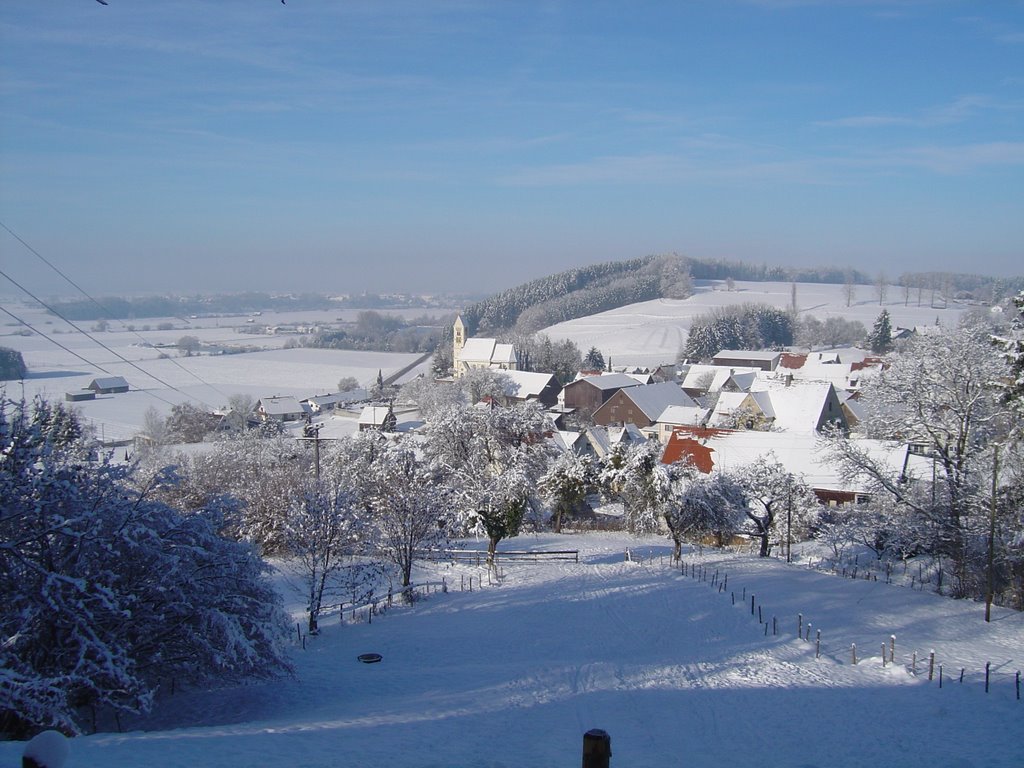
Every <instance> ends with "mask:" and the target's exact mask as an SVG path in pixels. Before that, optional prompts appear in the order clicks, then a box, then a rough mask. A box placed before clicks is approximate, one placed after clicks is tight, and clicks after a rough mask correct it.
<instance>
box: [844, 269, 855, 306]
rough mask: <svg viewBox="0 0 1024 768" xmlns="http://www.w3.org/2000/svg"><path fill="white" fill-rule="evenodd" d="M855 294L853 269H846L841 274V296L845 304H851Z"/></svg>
mask: <svg viewBox="0 0 1024 768" xmlns="http://www.w3.org/2000/svg"><path fill="white" fill-rule="evenodd" d="M856 295H857V284H856V283H855V282H854V280H853V270H852V269H848V270H846V272H845V274H844V275H843V298H845V299H846V306H848V307H849V306H850V305H851V304H853V300H854V298H855V297H856Z"/></svg>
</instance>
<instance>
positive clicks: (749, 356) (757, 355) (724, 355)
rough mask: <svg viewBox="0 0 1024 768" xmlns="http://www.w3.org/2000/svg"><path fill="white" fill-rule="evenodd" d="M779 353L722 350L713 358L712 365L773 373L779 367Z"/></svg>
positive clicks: (780, 354)
mask: <svg viewBox="0 0 1024 768" xmlns="http://www.w3.org/2000/svg"><path fill="white" fill-rule="evenodd" d="M781 357H782V353H781V352H772V351H770V350H769V351H758V350H752V349H723V350H722V351H721V352H719V353H718V354H717V355H715V356H714V357H713V358H711V362H712V364H713V365H720V366H725V367H730V366H732V367H736V368H758V369H760V370H762V371H774V370H775V369H776V368H778V366H779V360H780V359H781Z"/></svg>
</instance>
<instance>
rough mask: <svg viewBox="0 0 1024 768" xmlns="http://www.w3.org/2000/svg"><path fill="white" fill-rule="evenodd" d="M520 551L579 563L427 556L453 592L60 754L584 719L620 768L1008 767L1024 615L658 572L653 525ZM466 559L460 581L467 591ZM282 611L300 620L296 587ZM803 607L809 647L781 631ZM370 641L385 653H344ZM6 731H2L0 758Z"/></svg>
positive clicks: (661, 558) (290, 744)
mask: <svg viewBox="0 0 1024 768" xmlns="http://www.w3.org/2000/svg"><path fill="white" fill-rule="evenodd" d="M471 545H476V546H481V545H479V544H477V543H476V542H471ZM527 547H528V548H546V549H579V550H580V562H579V564H575V563H572V562H538V563H514V564H513V563H511V562H510V563H507V564H505V565H504V566H503V578H502V579H501V582H500V583H494V584H492V585H488V583H487V578H486V575H485V574H486V572H485V570H484V569H482V568H478V567H475V566H470V565H465V566H461V565H460V566H450V565H449V566H445V565H436V566H431V567H430V568H428V569H424V570H421V571H420V573H419V574H418V579H419V580H421V581H426V580H429V581H434V582H439V581H441V579H442V578H443V579H444V580H445V581H446V582H447V584H448V585H449V588H450V591H449V592H448V593H447V594H441V593H435V594H432V595H431V596H430V597H429V598H428V599H426V600H424V601H421V602H418V603H416V604H415V606H414V607H411V608H410V607H397V606H396V607H394V608H392V609H391V610H390V611H388V612H386V613H385V614H384V615H380V616H377V617H374V619H373V622H372V624H367V623H366V622H365V620H363V621H359V622H358V623H355V624H353V623H352V622H351V617H350V616H349V615H348V614H346V618H345V623H344V624H343V625H342V624H340V623H339V621H338V616H337V613H334V614H333V615H330V616H328V617H326V618H325V619H324V620H322V622H321V627H322V633H321V635H320V636H318V637H312V638H306V648H305V650H303V649H302V648H301V647H300V646H299V645H298V642H297V641H296V642H295V647H294V648H293V652H292V657H293V659H294V662H295V666H296V674H295V676H294V678H291V679H285V680H280V681H276V682H271V683H261V684H256V685H250V686H246V687H241V688H232V689H228V690H222V691H216V692H199V691H185V692H181V691H178V692H176V693H175V694H174V695H173V696H171V697H169V698H168V699H166V700H164V701H163V702H162V703H161V704H160V706H159V707H158V708H157V710H156V711H155V712H154V713H153V715H152V716H151V717H149V718H148V719H147V720H145V721H141V720H140V721H136V722H128V721H127V720H123V721H122V722H123V725H124V726H125V730H126V732H125V733H121V734H118V733H100V734H96V735H90V736H85V737H81V738H78V739H75V740H74V741H73V742H72V744H71V755H70V757H69V759H68V762H67V764H66V765H67V768H79V767H81V766H104V767H105V768H128V767H129V766H131V767H133V768H134V767H135V766H143V765H144V766H152V767H153V768H171V767H172V766H181V767H182V768H185V767H186V766H187V767H188V768H192V767H193V766H197V765H202V766H223V767H224V768H242V767H243V766H246V767H250V766H268V767H269V766H274V767H275V768H277V767H278V766H283V765H286V766H295V767H296V768H316V767H318V766H325V767H326V766H343V765H355V766H385V765H386V766H391V767H393V768H403V767H404V766H409V767H410V768H411V767H412V766H474V767H483V766H487V767H492V768H497V767H498V766H517V767H521V766H554V765H574V764H575V765H578V764H579V762H580V753H581V745H582V736H583V733H584V732H586V731H587V730H589V729H591V728H602V729H604V730H606V731H607V732H608V733H609V734H611V738H612V752H613V757H612V765H613V766H615V765H619V766H631V767H632V768H636V767H639V766H652V768H653V767H657V768H662V767H663V766H669V765H685V766H689V767H691V768H704V767H705V766H707V767H710V766H716V767H717V766H723V765H731V766H751V768H754V767H755V766H756V768H762V766H797V767H810V766H817V767H820V768H826V767H827V768H835V767H843V766H871V767H872V768H877V767H878V766H908V767H909V766H928V768H968V767H970V766H976V767H978V768H981V766H987V767H989V768H997V767H1005V768H1010V767H1011V766H1020V765H1022V764H1024V726H1022V722H1024V701H1018V700H1017V699H1016V698H1015V695H1016V694H1015V688H1014V673H1015V672H1016V671H1017V670H1018V669H1020V668H1021V667H1022V666H1024V614H1020V613H1015V612H1012V611H1008V610H1003V609H997V610H996V611H995V612H994V620H993V621H992V623H990V624H986V623H985V622H984V621H983V606H981V605H979V604H977V603H971V602H963V601H954V600H950V599H947V598H943V597H939V596H936V595H934V594H930V593H922V592H919V591H914V590H911V589H909V588H906V587H898V586H891V585H886V584H884V583H882V582H874V581H872V582H867V581H853V580H850V579H843V578H841V577H838V576H830V575H826V574H822V573H818V572H815V571H812V570H808V569H807V568H805V567H803V566H801V565H799V564H793V565H786V564H785V563H784V562H782V561H779V560H775V559H770V560H760V559H758V558H755V557H750V556H749V555H746V554H736V553H733V554H726V553H721V552H717V551H713V550H705V551H704V552H703V554H700V553H697V552H694V551H689V552H686V553H685V554H684V561H685V562H686V563H688V564H689V566H691V567H697V568H703V569H704V571H703V573H704V574H705V580H700V578H694V577H692V576H691V575H690V570H689V569H688V570H687V574H686V575H682V574H681V573H680V572H679V570H678V569H675V568H672V567H671V566H670V564H669V561H668V554H669V552H670V549H669V546H668V542H667V541H666V540H664V539H658V538H648V539H643V540H637V539H633V538H630V537H628V536H626V535H624V534H601V533H588V534H576V535H563V536H555V535H542V536H523V537H520V538H518V539H516V540H513V541H509V542H505V543H504V544H503V545H502V548H504V549H513V548H527ZM627 548H628V549H630V550H631V552H632V557H633V561H631V562H627V561H626V559H625V556H624V553H625V550H626V549H627ZM641 559H642V560H643V562H638V560H641ZM716 573H717V580H716V575H715V574H716ZM698 575H699V571H698ZM726 575H727V576H728V582H727V585H724V579H725V577H726ZM470 576H473V577H474V580H475V581H474V590H473V591H472V592H469V591H460V586H461V584H462V583H463V580H464V579H468V578H469V577H470ZM481 577H483V586H482V587H481V586H480V584H479V579H480V578H481ZM723 585H724V586H723ZM734 595H735V604H734V603H733V596H734ZM751 599H753V600H754V601H755V612H754V613H753V614H752V612H751V607H750V601H751ZM291 608H292V610H293V613H294V615H295V618H296V620H297V621H301V620H302V614H301V607H300V600H299V599H298V598H297V597H293V598H292V599H291ZM757 608H760V609H761V613H762V617H763V619H764V621H765V624H761V623H759V620H758V615H757ZM798 614H803V628H804V631H805V632H806V631H807V629H808V627H809V626H810V627H811V636H810V640H809V641H808V640H806V639H804V640H801V639H797V637H796V632H797V626H798ZM775 619H777V621H778V632H779V633H778V635H774V634H773V622H774V620H775ZM766 626H767V627H768V631H767V635H766V634H765V627H766ZM818 630H821V656H820V658H816V647H815V640H816V633H817V631H818ZM892 635H895V636H896V653H895V663H893V664H887V665H886V666H884V667H883V664H882V660H881V655H882V644H883V643H885V644H886V645H887V646H888V644H889V642H890V636H892ZM853 643H856V645H857V653H858V662H859V663H858V664H857V665H856V666H854V665H853V664H852V663H851V644H853ZM932 650H934V651H935V658H936V667H935V673H934V678H935V679H933V680H932V681H930V682H929V680H928V654H929V653H930V651H932ZM915 651H916V653H917V675H916V676H915V675H914V674H912V672H911V666H912V659H913V654H914V652H915ZM365 652H376V653H380V654H382V655H383V661H382V662H381V663H379V664H361V663H359V662H358V661H357V660H356V656H357V655H359V654H361V653H365ZM986 662H988V663H990V664H991V674H992V677H991V688H990V692H989V693H988V694H986V693H985V691H984V669H985V664H986ZM939 665H941V666H942V674H943V683H942V687H941V688H940V687H939V682H938V675H939V671H938V670H939ZM961 667H963V668H964V669H965V672H964V681H963V683H962V684H961V683H960V682H959V676H960V668H961ZM143 728H145V730H143ZM21 748H22V745H21V744H17V743H3V744H0V763H2V764H4V765H15V764H16V763H17V760H18V758H19V755H20V750H21Z"/></svg>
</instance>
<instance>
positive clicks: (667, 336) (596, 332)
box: [544, 280, 966, 366]
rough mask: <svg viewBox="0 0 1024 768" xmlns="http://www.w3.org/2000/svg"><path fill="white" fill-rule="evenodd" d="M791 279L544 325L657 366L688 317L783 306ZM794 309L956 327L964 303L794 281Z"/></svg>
mask: <svg viewBox="0 0 1024 768" xmlns="http://www.w3.org/2000/svg"><path fill="white" fill-rule="evenodd" d="M792 287H793V284H792V283H755V282H747V281H743V280H737V281H736V282H735V284H734V290H731V291H730V290H727V288H726V284H725V281H723V280H695V281H694V295H693V296H690V297H689V298H688V299H655V300H653V301H644V302H641V303H639V304H630V305H629V306H626V307H619V308H618V309H612V310H609V311H607V312H601V313H600V314H597V315H591V316H589V317H581V318H577V319H576V320H569V321H567V322H564V323H558V324H557V325H553V326H551V327H549V328H546V329H545V330H544V333H547V334H548V335H549V336H550V337H551V338H552V339H555V340H561V339H572V340H573V341H574V342H576V344H577V346H579V348H580V349H581V350H582V351H583V352H584V354H585V353H586V351H587V350H588V349H590V348H591V347H597V348H598V349H599V350H601V352H602V354H603V355H604V357H605V359H606V360H607V359H608V357H609V356H610V357H611V358H612V364H613V365H641V366H655V365H660V364H661V363H671V362H674V361H675V359H676V357H677V356H678V354H679V350H680V348H681V347H682V346H683V345H684V344H685V343H686V335H687V332H688V330H689V328H690V322H691V321H692V320H693V318H694V317H695V316H696V315H700V314H704V313H706V312H709V311H711V310H713V309H715V308H716V307H726V306H735V305H739V304H745V303H760V304H768V305H769V306H772V307H778V308H780V309H787V308H788V307H790V306H791V303H792ZM796 290H797V301H796V303H797V308H798V312H799V315H800V316H806V315H813V316H814V317H816V318H817V319H818V320H822V321H824V320H826V319H827V318H829V317H842V318H845V319H847V320H858V321H860V322H861V323H863V324H864V327H865V328H867V329H870V328H871V326H872V325H873V324H874V322H875V319H876V318H877V317H878V315H879V313H880V312H881V311H882V310H883V309H886V310H888V311H889V315H890V317H891V318H892V324H893V326H894V327H896V326H901V327H904V328H912V327H914V326H918V325H934V324H935V322H936V321H938V322H939V323H941V324H942V325H945V326H947V327H954V326H956V324H957V322H958V321H959V319H960V315H962V314H963V312H964V311H965V309H966V307H964V306H963V305H961V304H950V305H949V307H946V308H944V307H942V304H941V300H940V301H939V302H938V308H936V307H931V306H929V298H930V295H929V294H928V293H927V292H926V293H925V295H924V296H923V297H922V304H921V305H920V306H918V304H917V293H916V292H914V293H912V294H911V296H910V297H909V298H907V299H906V300H905V299H904V295H903V291H902V289H901V288H899V287H898V286H889V289H888V292H887V297H886V299H885V300H884V301H883V302H882V304H879V301H878V294H877V293H876V292H875V290H874V289H873V288H872V287H871V286H867V285H858V286H856V291H855V295H854V298H853V301H852V303H851V305H850V306H849V307H848V306H846V297H845V295H844V286H842V285H828V284H822V283H797V285H796Z"/></svg>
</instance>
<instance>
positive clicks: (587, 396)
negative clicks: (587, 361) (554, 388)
mask: <svg viewBox="0 0 1024 768" xmlns="http://www.w3.org/2000/svg"><path fill="white" fill-rule="evenodd" d="M639 386H641V384H640V382H639V381H637V380H636V379H635V378H633V377H632V376H628V375H626V374H624V373H604V374H601V375H600V376H584V377H583V378H581V379H576V381H573V382H571V383H569V384H566V385H565V387H563V388H562V403H563V405H564V406H565V407H566V408H573V409H575V410H576V411H578V412H580V413H581V414H584V415H585V416H586V417H588V418H589V417H592V416H593V414H594V412H595V411H596V410H597V409H598V408H600V407H601V406H602V405H604V404H605V403H606V402H608V400H609V399H610V398H611V396H612V395H614V394H615V393H616V392H618V391H619V390H620V389H625V388H627V387H639Z"/></svg>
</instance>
